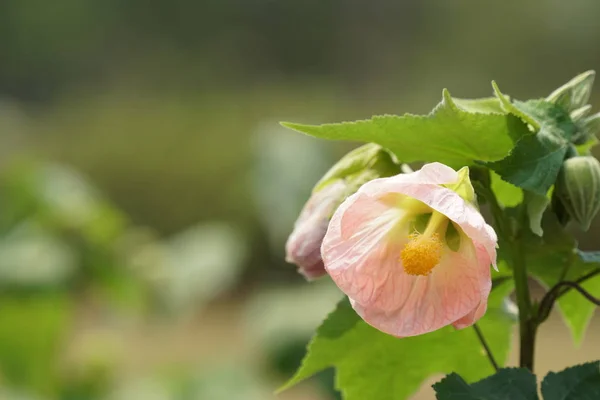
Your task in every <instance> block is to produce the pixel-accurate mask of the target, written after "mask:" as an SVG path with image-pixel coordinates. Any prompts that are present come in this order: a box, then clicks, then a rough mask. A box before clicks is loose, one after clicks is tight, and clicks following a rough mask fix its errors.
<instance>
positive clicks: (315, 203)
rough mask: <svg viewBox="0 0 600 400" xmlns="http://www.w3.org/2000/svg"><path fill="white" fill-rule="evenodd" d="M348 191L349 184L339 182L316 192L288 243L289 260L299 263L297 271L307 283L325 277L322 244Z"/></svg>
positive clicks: (287, 254) (302, 213)
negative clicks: (333, 214) (333, 215)
mask: <svg viewBox="0 0 600 400" xmlns="http://www.w3.org/2000/svg"><path fill="white" fill-rule="evenodd" d="M346 190H347V185H346V184H345V183H344V182H343V181H337V182H334V183H332V184H330V185H329V186H327V187H325V188H323V189H322V190H320V191H318V192H316V193H314V194H313V195H312V196H311V197H310V199H309V200H308V201H307V202H306V205H305V206H304V207H303V209H302V211H301V213H300V215H299V216H298V220H297V221H296V223H295V224H294V230H293V232H292V233H291V234H290V236H289V238H288V240H287V242H286V245H285V249H286V258H285V259H286V261H287V262H289V263H293V264H296V265H297V266H298V271H299V272H300V273H301V274H302V275H304V277H305V278H306V279H308V280H313V279H316V278H319V277H321V276H323V275H325V274H326V271H325V267H324V266H323V261H322V259H321V243H322V242H323V237H324V236H325V233H326V232H327V227H328V225H329V218H330V217H331V214H332V213H333V211H334V208H335V207H336V206H337V205H338V204H339V202H340V201H341V199H343V197H344V194H345V192H346Z"/></svg>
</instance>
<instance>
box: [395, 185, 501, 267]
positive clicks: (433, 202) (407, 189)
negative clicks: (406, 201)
mask: <svg viewBox="0 0 600 400" xmlns="http://www.w3.org/2000/svg"><path fill="white" fill-rule="evenodd" d="M395 189H396V191H397V192H398V193H401V194H404V195H407V196H410V197H413V198H415V199H417V200H420V201H422V202H423V203H425V204H426V205H428V206H429V207H431V208H432V209H434V210H436V211H438V212H440V213H442V214H444V215H445V216H446V217H448V218H449V219H450V220H452V221H454V222H456V223H457V224H458V225H459V226H460V227H461V229H462V230H463V232H465V234H466V235H467V236H468V237H469V238H470V239H471V240H473V242H475V244H481V245H483V247H484V248H485V250H486V252H487V253H488V255H489V259H490V263H491V264H492V265H494V266H495V265H496V243H497V241H498V238H497V236H496V233H495V232H494V229H493V228H492V227H491V226H489V225H488V224H487V223H486V222H485V219H483V216H482V215H481V214H480V213H479V211H478V210H477V209H476V208H475V206H473V205H472V204H470V203H468V202H466V201H465V200H464V199H463V198H462V197H460V196H459V195H458V194H457V193H456V192H453V191H452V190H450V189H447V188H445V187H442V186H438V185H417V184H400V185H397V186H396V187H395Z"/></svg>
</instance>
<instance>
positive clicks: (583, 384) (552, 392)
mask: <svg viewBox="0 0 600 400" xmlns="http://www.w3.org/2000/svg"><path fill="white" fill-rule="evenodd" d="M542 395H543V396H544V400H595V399H600V362H599V361H595V362H591V363H587V364H582V365H576V366H574V367H571V368H567V369H565V370H564V371H561V372H558V373H557V372H550V373H549V374H548V375H546V377H545V378H544V380H543V381H542Z"/></svg>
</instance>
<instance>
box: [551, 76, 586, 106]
mask: <svg viewBox="0 0 600 400" xmlns="http://www.w3.org/2000/svg"><path fill="white" fill-rule="evenodd" d="M595 76H596V73H595V72H594V71H587V72H584V73H583V74H579V75H577V76H576V77H575V78H573V79H571V80H570V81H569V82H567V83H565V84H564V85H562V86H561V87H559V88H558V89H556V90H555V91H554V92H552V93H551V94H550V95H549V96H548V97H547V98H546V100H548V101H550V102H552V103H555V104H557V105H559V106H561V107H562V108H564V109H565V110H567V111H569V112H571V111H574V110H576V109H578V108H581V107H583V106H585V104H586V103H587V101H588V100H589V98H590V94H591V93H592V86H593V85H594V78H595Z"/></svg>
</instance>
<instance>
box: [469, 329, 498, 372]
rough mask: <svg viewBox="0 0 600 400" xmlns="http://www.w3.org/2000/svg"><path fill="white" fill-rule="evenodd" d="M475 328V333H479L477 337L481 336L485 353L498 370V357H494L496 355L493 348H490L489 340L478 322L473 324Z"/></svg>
mask: <svg viewBox="0 0 600 400" xmlns="http://www.w3.org/2000/svg"><path fill="white" fill-rule="evenodd" d="M473 329H475V333H476V334H477V337H478V338H479V341H480V342H481V345H482V346H483V348H484V349H485V353H486V354H487V357H488V358H489V360H490V363H491V364H492V367H494V370H496V371H498V368H499V367H498V363H496V359H495V358H494V355H493V354H492V349H490V346H488V344H487V342H486V341H485V338H484V337H483V332H481V329H479V327H478V326H477V324H473Z"/></svg>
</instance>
